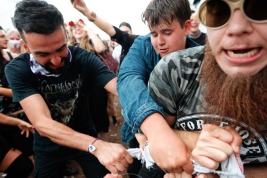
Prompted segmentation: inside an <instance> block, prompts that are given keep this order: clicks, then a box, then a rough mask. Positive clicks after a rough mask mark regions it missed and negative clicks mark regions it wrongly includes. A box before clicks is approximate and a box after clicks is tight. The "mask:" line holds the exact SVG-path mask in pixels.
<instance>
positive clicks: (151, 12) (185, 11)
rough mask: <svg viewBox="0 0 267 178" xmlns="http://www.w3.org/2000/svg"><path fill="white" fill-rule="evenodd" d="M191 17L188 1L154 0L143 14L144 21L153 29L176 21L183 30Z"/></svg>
mask: <svg viewBox="0 0 267 178" xmlns="http://www.w3.org/2000/svg"><path fill="white" fill-rule="evenodd" d="M190 16H191V9H190V4H189V2H188V0H152V1H151V2H150V3H149V5H148V6H147V8H146V10H145V12H144V13H143V14H142V21H143V22H144V23H146V22H147V23H148V26H149V28H150V29H151V28H153V27H155V26H157V25H159V24H160V23H162V22H165V23H166V24H168V25H170V24H171V23H172V22H173V20H175V19H176V20H177V21H178V22H179V24H180V25H181V27H182V28H183V27H184V23H185V22H186V21H187V20H189V19H190Z"/></svg>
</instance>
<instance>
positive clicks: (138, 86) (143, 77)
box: [117, 34, 198, 143]
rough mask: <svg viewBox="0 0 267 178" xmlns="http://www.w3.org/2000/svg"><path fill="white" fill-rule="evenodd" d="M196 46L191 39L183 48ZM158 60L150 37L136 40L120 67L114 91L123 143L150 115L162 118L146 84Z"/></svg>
mask: <svg viewBox="0 0 267 178" xmlns="http://www.w3.org/2000/svg"><path fill="white" fill-rule="evenodd" d="M195 46H198V44H197V43H195V42H194V41H192V40H191V39H189V38H187V39H186V48H190V47H195ZM159 60H160V55H159V53H157V52H156V51H155V50H154V48H153V46H152V44H151V41H150V34H148V35H146V36H139V37H138V38H136V39H135V41H134V43H133V45H132V46H131V48H130V50H129V52H128V54H127V55H126V56H125V58H124V61H123V62H122V64H121V67H120V70H119V75H118V83H117V90H118V94H119V99H120V103H121V106H122V114H123V117H124V123H123V125H122V128H121V137H122V141H123V142H124V143H127V142H129V141H130V140H131V139H132V138H133V137H134V134H135V133H137V132H141V130H140V125H141V124H142V122H143V121H144V119H145V118H146V117H148V116H149V115H151V114H153V113H156V112H158V113H160V114H162V115H163V116H164V112H163V109H162V108H161V107H160V106H159V105H158V104H157V103H156V102H155V101H154V100H153V99H152V97H151V96H150V94H149V92H148V89H147V83H148V80H149V76H150V73H151V72H152V70H153V69H154V67H155V66H156V65H157V63H158V62H159Z"/></svg>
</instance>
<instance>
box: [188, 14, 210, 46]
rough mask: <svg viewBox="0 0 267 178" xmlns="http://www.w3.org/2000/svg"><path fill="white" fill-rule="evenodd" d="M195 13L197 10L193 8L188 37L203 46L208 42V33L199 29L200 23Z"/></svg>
mask: <svg viewBox="0 0 267 178" xmlns="http://www.w3.org/2000/svg"><path fill="white" fill-rule="evenodd" d="M194 14H195V11H194V10H191V17H190V21H191V26H190V32H189V34H188V37H189V38H190V39H191V40H193V41H194V42H196V43H197V44H199V45H202V46H203V45H205V43H206V34H205V33H203V32H201V31H200V29H199V25H200V23H199V22H198V21H197V20H195V19H194Z"/></svg>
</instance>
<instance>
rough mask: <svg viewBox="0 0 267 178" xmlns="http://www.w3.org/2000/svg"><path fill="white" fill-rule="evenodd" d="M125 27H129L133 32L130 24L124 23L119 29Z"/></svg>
mask: <svg viewBox="0 0 267 178" xmlns="http://www.w3.org/2000/svg"><path fill="white" fill-rule="evenodd" d="M123 26H125V27H128V28H129V29H131V30H132V27H131V25H130V24H129V23H127V22H122V23H121V24H120V26H119V28H121V27H123Z"/></svg>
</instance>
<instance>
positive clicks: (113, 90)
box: [104, 77, 118, 96]
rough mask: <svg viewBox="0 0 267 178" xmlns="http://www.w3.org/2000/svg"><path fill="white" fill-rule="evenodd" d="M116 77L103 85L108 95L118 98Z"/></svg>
mask: <svg viewBox="0 0 267 178" xmlns="http://www.w3.org/2000/svg"><path fill="white" fill-rule="evenodd" d="M116 87H117V77H115V78H114V79H112V80H110V81H109V82H108V83H107V84H106V85H105V87H104V88H105V89H106V90H107V91H109V92H110V93H112V94H114V95H116V96H118V92H117V88H116Z"/></svg>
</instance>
